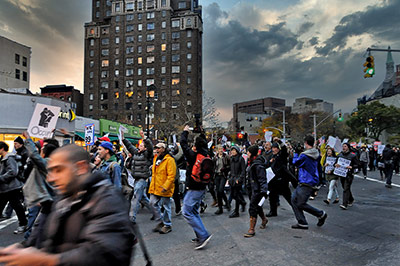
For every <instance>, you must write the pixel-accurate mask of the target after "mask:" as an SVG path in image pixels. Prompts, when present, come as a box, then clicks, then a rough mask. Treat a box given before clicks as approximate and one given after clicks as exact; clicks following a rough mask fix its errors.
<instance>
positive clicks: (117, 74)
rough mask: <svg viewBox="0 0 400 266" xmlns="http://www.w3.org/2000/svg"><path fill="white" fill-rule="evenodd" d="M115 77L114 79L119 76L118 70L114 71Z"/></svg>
mask: <svg viewBox="0 0 400 266" xmlns="http://www.w3.org/2000/svg"><path fill="white" fill-rule="evenodd" d="M115 76H116V77H118V76H119V70H118V69H116V70H115Z"/></svg>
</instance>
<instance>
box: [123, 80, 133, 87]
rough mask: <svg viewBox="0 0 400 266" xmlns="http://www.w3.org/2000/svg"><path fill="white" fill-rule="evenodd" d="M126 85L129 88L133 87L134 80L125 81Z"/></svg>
mask: <svg viewBox="0 0 400 266" xmlns="http://www.w3.org/2000/svg"><path fill="white" fill-rule="evenodd" d="M125 85H126V87H127V88H131V87H133V80H127V81H126V82H125Z"/></svg>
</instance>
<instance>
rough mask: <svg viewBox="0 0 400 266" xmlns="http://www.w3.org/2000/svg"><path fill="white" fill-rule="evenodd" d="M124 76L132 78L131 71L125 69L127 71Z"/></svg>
mask: <svg viewBox="0 0 400 266" xmlns="http://www.w3.org/2000/svg"><path fill="white" fill-rule="evenodd" d="M126 76H127V77H130V76H133V69H130V68H129V69H127V70H126Z"/></svg>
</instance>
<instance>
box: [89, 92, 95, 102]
mask: <svg viewBox="0 0 400 266" xmlns="http://www.w3.org/2000/svg"><path fill="white" fill-rule="evenodd" d="M93 99H94V95H93V93H90V94H89V101H93Z"/></svg>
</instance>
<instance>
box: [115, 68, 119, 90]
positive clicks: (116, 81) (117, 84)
mask: <svg viewBox="0 0 400 266" xmlns="http://www.w3.org/2000/svg"><path fill="white" fill-rule="evenodd" d="M118 75H119V71H118ZM114 87H115V88H116V89H118V88H119V82H118V80H115V81H114Z"/></svg>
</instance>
